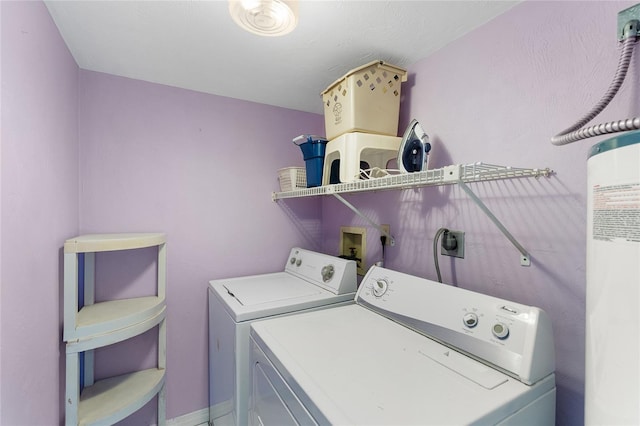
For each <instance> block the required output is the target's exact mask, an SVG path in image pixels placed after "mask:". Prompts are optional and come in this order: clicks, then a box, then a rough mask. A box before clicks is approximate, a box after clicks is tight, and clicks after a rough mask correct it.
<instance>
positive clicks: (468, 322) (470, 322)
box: [462, 312, 478, 328]
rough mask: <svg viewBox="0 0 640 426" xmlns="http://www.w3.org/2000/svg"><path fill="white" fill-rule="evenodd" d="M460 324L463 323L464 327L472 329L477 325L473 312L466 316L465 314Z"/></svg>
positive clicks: (476, 318) (476, 317)
mask: <svg viewBox="0 0 640 426" xmlns="http://www.w3.org/2000/svg"><path fill="white" fill-rule="evenodd" d="M462 322H463V323H464V325H465V327H467V328H473V327H475V326H476V325H478V316H477V315H476V314H474V313H473V312H469V313H468V314H465V316H464V317H462Z"/></svg>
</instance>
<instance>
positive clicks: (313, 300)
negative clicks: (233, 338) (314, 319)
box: [209, 272, 355, 322]
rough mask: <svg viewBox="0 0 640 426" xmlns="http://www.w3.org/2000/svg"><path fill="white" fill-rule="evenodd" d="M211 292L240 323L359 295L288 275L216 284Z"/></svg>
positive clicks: (211, 288)
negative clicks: (332, 290)
mask: <svg viewBox="0 0 640 426" xmlns="http://www.w3.org/2000/svg"><path fill="white" fill-rule="evenodd" d="M209 291H211V292H212V293H213V294H214V295H215V297H216V299H217V300H219V301H220V303H221V304H222V306H223V307H224V309H225V310H226V311H227V312H228V313H229V315H230V316H231V318H232V319H233V320H234V321H236V322H242V321H249V320H254V319H257V318H264V317H268V316H272V315H280V314H285V313H290V312H294V311H300V310H304V309H311V308H316V307H319V306H325V305H330V304H333V303H343V302H353V298H354V295H355V293H345V294H333V293H332V292H330V291H327V290H325V289H323V288H320V287H318V286H316V285H313V284H311V283H308V282H306V281H305V280H303V279H300V278H298V277H296V276H294V275H292V274H289V273H287V272H275V273H271V274H264V275H253V276H248V277H238V278H229V279H222V280H214V281H210V282H209Z"/></svg>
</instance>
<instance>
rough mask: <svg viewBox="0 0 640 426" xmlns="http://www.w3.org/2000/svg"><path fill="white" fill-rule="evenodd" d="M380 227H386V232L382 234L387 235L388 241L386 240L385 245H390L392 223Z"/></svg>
mask: <svg viewBox="0 0 640 426" xmlns="http://www.w3.org/2000/svg"><path fill="white" fill-rule="evenodd" d="M380 228H382V229H384V230H385V232H386V234H382V235H387V241H385V243H384V245H385V246H390V245H391V241H392V240H391V238H389V235H391V225H380Z"/></svg>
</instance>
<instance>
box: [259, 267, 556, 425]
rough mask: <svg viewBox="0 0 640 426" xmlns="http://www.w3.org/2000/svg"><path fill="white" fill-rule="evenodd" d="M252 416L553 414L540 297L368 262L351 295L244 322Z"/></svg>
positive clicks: (330, 419)
mask: <svg viewBox="0 0 640 426" xmlns="http://www.w3.org/2000/svg"><path fill="white" fill-rule="evenodd" d="M251 342H252V343H251V363H252V397H251V406H250V411H249V420H250V424H253V425H261V426H269V425H276V426H284V425H299V424H304V425H315V424H320V425H327V424H333V425H401V424H407V425H428V424H430V425H446V424H450V425H463V424H465V425H467V424H478V425H489V424H501V425H506V424H513V425H536V426H540V425H553V424H554V423H555V401H556V386H555V374H554V371H555V356H554V345H553V336H552V330H551V323H550V320H549V318H548V316H547V315H546V313H545V312H544V311H542V310H540V309H538V308H534V307H530V306H524V305H521V304H518V303H514V302H509V301H506V300H501V299H497V298H494V297H490V296H487V295H482V294H478V293H474V292H471V291H467V290H464V289H461V288H457V287H452V286H449V285H446V284H440V283H436V282H433V281H429V280H425V279H421V278H417V277H413V276H409V275H406V274H402V273H399V272H395V271H390V270H388V269H384V268H379V267H375V266H374V267H372V268H371V269H370V270H369V272H368V273H367V275H366V276H365V278H364V279H363V281H362V283H361V284H360V288H359V290H358V293H357V295H356V304H353V305H350V306H343V307H336V308H333V309H327V310H323V311H318V312H310V313H305V314H301V315H296V316H295V318H294V317H288V318H276V319H270V320H266V321H260V322H257V323H255V324H254V325H253V326H252V327H251Z"/></svg>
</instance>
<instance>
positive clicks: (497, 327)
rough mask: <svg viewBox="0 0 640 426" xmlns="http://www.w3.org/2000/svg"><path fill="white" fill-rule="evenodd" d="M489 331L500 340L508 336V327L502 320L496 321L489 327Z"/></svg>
mask: <svg viewBox="0 0 640 426" xmlns="http://www.w3.org/2000/svg"><path fill="white" fill-rule="evenodd" d="M491 332H492V333H493V335H494V336H496V337H497V338H498V339H500V340H504V339H506V338H507V337H509V327H507V325H506V324H505V323H503V322H497V323H495V324H493V327H491Z"/></svg>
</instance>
